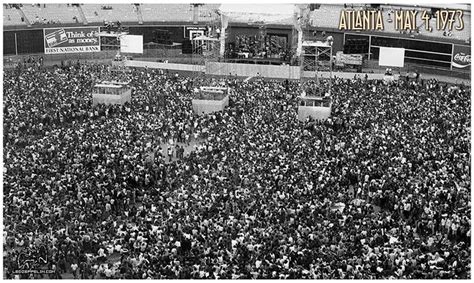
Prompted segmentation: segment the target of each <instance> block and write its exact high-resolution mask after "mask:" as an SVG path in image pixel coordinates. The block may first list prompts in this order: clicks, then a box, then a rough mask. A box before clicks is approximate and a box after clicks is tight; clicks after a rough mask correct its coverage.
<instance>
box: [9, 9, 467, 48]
mask: <svg viewBox="0 0 474 283" xmlns="http://www.w3.org/2000/svg"><path fill="white" fill-rule="evenodd" d="M102 6H104V5H103V4H84V5H81V8H82V10H83V12H84V15H85V18H86V20H87V22H88V23H89V24H91V23H103V22H104V20H107V21H113V22H115V21H121V22H130V23H135V22H136V23H139V22H141V17H140V13H139V12H137V9H136V8H135V6H134V5H133V4H108V5H107V6H110V8H111V9H102ZM219 6H220V4H203V5H200V6H199V21H200V22H209V21H211V20H212V19H213V18H214V19H215V16H216V14H215V11H216V10H217V9H218V8H219ZM303 6H305V5H303ZM363 6H364V5H361V4H358V5H356V4H351V5H350V7H348V8H354V9H357V8H363ZM313 8H314V9H313V10H311V11H309V21H310V23H311V25H312V26H314V27H318V28H331V29H337V27H338V24H339V17H340V11H341V5H336V4H321V5H319V7H317V8H315V7H313ZM372 8H373V7H372ZM378 8H380V9H382V11H383V18H384V32H386V33H388V34H391V35H396V34H400V31H397V30H395V27H394V23H393V21H390V20H389V19H392V20H393V11H394V10H395V9H396V7H394V6H393V5H380V6H379V7H378ZM416 9H418V10H420V11H421V10H422V9H426V8H423V7H417V8H416ZM21 10H22V11H23V12H24V14H25V16H26V18H27V19H28V20H29V21H30V22H31V23H32V24H33V25H35V24H36V25H38V24H41V25H48V24H54V23H62V24H67V23H82V22H83V20H82V17H81V15H80V12H79V11H78V9H77V8H76V7H74V6H73V5H66V4H46V5H45V4H41V5H38V4H24V5H23V7H22V8H21ZM140 11H141V14H142V19H143V22H144V23H146V22H189V23H192V22H193V7H192V5H190V4H184V3H183V4H140ZM3 14H4V26H13V25H26V24H27V23H25V22H22V21H21V16H20V14H19V13H18V11H16V10H15V9H12V8H8V7H6V6H4V7H3ZM389 14H390V15H389ZM463 17H464V25H465V27H464V29H463V30H461V31H453V32H452V33H449V32H444V31H438V30H436V29H433V31H432V32H428V31H426V30H425V29H424V26H423V24H422V23H423V21H422V20H421V13H418V14H417V23H418V25H419V27H420V29H419V32H412V33H411V34H410V36H411V37H417V36H426V37H433V38H446V37H449V38H451V39H456V40H463V41H465V40H467V39H469V38H470V30H471V23H470V21H471V15H470V13H465V14H464V15H463ZM432 22H433V23H432V25H433V27H434V25H435V23H434V21H432Z"/></svg>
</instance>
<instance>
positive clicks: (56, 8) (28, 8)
mask: <svg viewBox="0 0 474 283" xmlns="http://www.w3.org/2000/svg"><path fill="white" fill-rule="evenodd" d="M21 9H22V11H23V12H24V13H25V15H26V17H27V18H28V19H29V20H30V22H31V24H32V25H35V24H36V25H38V24H52V23H61V24H64V23H76V20H75V18H76V19H77V22H80V21H81V17H80V15H79V12H78V11H77V8H76V7H73V6H72V5H69V6H67V5H66V4H41V5H32V4H25V5H23V7H22V8H21ZM4 11H5V9H4Z"/></svg>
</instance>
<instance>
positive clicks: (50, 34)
mask: <svg viewBox="0 0 474 283" xmlns="http://www.w3.org/2000/svg"><path fill="white" fill-rule="evenodd" d="M43 34H44V53H45V54H62V53H84V52H99V51H100V40H99V27H77V28H76V27H75V28H45V29H43Z"/></svg>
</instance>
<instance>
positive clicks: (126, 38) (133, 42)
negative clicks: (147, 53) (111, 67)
mask: <svg viewBox="0 0 474 283" xmlns="http://www.w3.org/2000/svg"><path fill="white" fill-rule="evenodd" d="M120 52H122V53H140V54H143V36H142V35H123V36H121V37H120Z"/></svg>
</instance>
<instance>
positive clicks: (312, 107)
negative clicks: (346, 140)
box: [298, 97, 332, 121]
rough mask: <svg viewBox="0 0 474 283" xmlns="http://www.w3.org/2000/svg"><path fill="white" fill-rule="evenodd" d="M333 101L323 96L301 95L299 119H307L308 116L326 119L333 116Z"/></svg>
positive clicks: (315, 118)
mask: <svg viewBox="0 0 474 283" xmlns="http://www.w3.org/2000/svg"><path fill="white" fill-rule="evenodd" d="M331 109H332V102H331V100H330V99H325V98H323V97H300V102H299V105H298V120H300V121H305V120H306V119H307V118H308V117H311V118H312V119H314V120H326V119H328V118H329V117H330V116H331Z"/></svg>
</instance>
